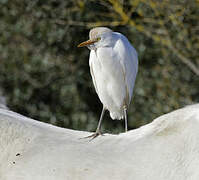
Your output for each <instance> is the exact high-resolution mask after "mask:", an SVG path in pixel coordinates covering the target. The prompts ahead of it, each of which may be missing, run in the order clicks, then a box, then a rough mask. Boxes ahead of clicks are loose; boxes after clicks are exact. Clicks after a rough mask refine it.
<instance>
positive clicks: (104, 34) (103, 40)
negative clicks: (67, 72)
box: [77, 27, 113, 50]
mask: <svg viewBox="0 0 199 180" xmlns="http://www.w3.org/2000/svg"><path fill="white" fill-rule="evenodd" d="M112 32H113V31H112V30H111V29H109V28H107V27H96V28H93V29H91V30H90V32H89V40H88V41H84V42H82V43H80V44H79V45H78V46H77V47H84V46H87V47H88V48H89V49H93V50H95V49H97V48H98V47H103V46H107V45H108V44H110V43H111V41H110V37H111V34H112Z"/></svg>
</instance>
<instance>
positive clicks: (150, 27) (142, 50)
mask: <svg viewBox="0 0 199 180" xmlns="http://www.w3.org/2000/svg"><path fill="white" fill-rule="evenodd" d="M155 2H156V3H155ZM165 2H166V3H167V4H160V2H159V1H154V2H153V1H144V0H140V1H139V0H137V1H125V3H124V4H121V2H120V1H114V0H110V1H105V0H104V1H86V0H84V1H81V0H76V1H72V0H67V1H62V0H56V1H55V0H48V1H45V0H43V1H39V0H34V1H30V0H16V1H11V0H1V1H0V8H1V11H0V22H1V23H0V32H1V36H0V85H1V87H2V89H3V91H4V94H5V96H6V97H7V101H8V106H9V108H10V109H11V110H14V111H17V112H19V113H22V114H24V115H27V116H29V117H32V118H35V119H39V120H42V121H45V122H49V123H52V124H56V125H58V126H61V127H67V128H73V129H80V130H89V131H91V130H95V128H96V125H97V122H98V119H99V115H100V112H101V108H102V105H101V103H100V101H99V100H98V97H97V95H96V93H95V91H94V88H93V85H92V81H91V77H90V73H89V67H88V54H89V51H88V50H87V49H85V48H82V49H78V48H77V47H76V46H77V44H78V43H80V42H82V41H84V40H86V39H87V38H88V32H89V29H90V28H91V27H94V26H96V25H106V26H111V28H112V29H113V30H115V31H119V32H121V33H124V34H125V35H126V36H127V37H128V39H129V40H130V41H131V42H132V44H133V45H134V47H135V48H136V49H137V51H138V54H139V73H138V76H137V80H136V85H135V90H134V97H133V101H132V103H131V106H130V109H129V128H130V129H133V128H137V127H139V126H141V125H143V124H146V123H149V122H150V121H151V120H152V119H154V118H155V117H157V116H159V115H161V114H163V113H166V112H169V111H171V110H173V109H177V108H179V107H182V106H184V105H188V104H192V103H195V102H198V101H199V91H198V89H199V82H198V76H197V75H195V72H194V71H193V70H192V69H191V68H190V66H189V65H187V64H186V63H185V62H186V61H185V62H184V61H183V60H184V59H183V58H186V59H185V60H187V59H188V60H189V62H190V63H193V64H194V66H196V67H197V66H199V62H198V59H197V58H198V47H199V46H198V45H199V44H198V36H197V35H196V33H197V32H198V29H197V27H198V20H197V19H196V18H195V17H198V15H199V12H198V4H196V3H197V2H196V1H193V0H192V1H190V2H189V3H188V4H186V2H185V1H181V3H171V2H172V1H171V0H170V1H165ZM179 2H180V1H179ZM163 5H164V6H167V8H166V9H165V8H164V7H163ZM185 5H186V7H187V9H186V10H185V8H184V6H185ZM160 6H162V7H161V8H162V9H161V8H160ZM181 8H182V9H183V10H184V11H182V10H181ZM163 10H164V11H163ZM162 24H163V25H164V26H162ZM174 47H175V48H174ZM123 126H124V125H123V122H121V121H111V120H110V118H109V115H108V113H107V116H106V120H104V122H103V129H106V131H109V132H121V131H123Z"/></svg>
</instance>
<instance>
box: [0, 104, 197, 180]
mask: <svg viewBox="0 0 199 180" xmlns="http://www.w3.org/2000/svg"><path fill="white" fill-rule="evenodd" d="M88 135H90V133H89V132H82V131H75V130H70V129H64V128H59V127H55V126H52V125H49V124H45V123H41V122H38V121H35V120H33V119H30V118H27V117H24V116H22V115H20V114H17V113H14V112H12V111H8V110H5V109H0V180H198V179H199V104H196V105H191V106H187V107H185V108H183V109H179V110H176V111H174V112H171V113H168V114H166V115H163V116H160V117H159V118H157V119H155V120H154V121H153V122H152V123H150V124H148V125H145V126H142V127H141V128H138V129H136V130H131V131H129V132H127V133H121V134H119V135H111V134H105V135H104V136H100V137H97V138H96V139H94V140H92V141H89V139H80V138H82V137H85V136H88Z"/></svg>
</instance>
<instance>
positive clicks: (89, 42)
mask: <svg viewBox="0 0 199 180" xmlns="http://www.w3.org/2000/svg"><path fill="white" fill-rule="evenodd" d="M95 42H97V40H90V39H89V40H88V41H84V42H82V43H80V44H79V45H78V46H77V47H84V46H88V45H90V44H94V43H95Z"/></svg>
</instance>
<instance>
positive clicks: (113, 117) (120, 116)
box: [110, 111, 124, 120]
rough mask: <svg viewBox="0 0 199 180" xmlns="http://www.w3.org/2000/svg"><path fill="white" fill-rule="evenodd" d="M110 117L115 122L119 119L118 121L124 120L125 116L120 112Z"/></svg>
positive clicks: (111, 113)
mask: <svg viewBox="0 0 199 180" xmlns="http://www.w3.org/2000/svg"><path fill="white" fill-rule="evenodd" d="M110 116H111V118H112V119H113V120H115V119H117V120H121V119H123V118H124V114H123V112H122V111H119V112H110Z"/></svg>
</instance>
